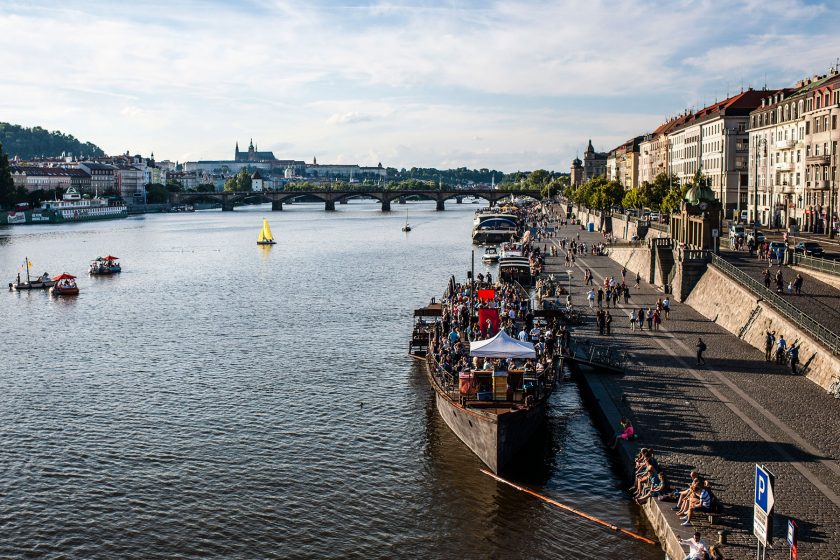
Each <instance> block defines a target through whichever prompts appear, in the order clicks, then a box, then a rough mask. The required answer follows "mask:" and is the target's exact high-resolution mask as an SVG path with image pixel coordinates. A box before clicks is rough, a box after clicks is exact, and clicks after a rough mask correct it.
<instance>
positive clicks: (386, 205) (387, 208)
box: [382, 198, 391, 212]
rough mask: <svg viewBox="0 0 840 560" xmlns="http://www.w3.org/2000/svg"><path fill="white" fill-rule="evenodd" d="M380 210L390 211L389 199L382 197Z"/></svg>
mask: <svg viewBox="0 0 840 560" xmlns="http://www.w3.org/2000/svg"><path fill="white" fill-rule="evenodd" d="M382 211H383V212H390V211H391V201H390V200H388V199H386V198H383V199H382Z"/></svg>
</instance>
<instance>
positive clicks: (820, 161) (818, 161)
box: [805, 156, 831, 165]
mask: <svg viewBox="0 0 840 560" xmlns="http://www.w3.org/2000/svg"><path fill="white" fill-rule="evenodd" d="M830 159H831V158H830V157H829V156H808V157H807V158H805V162H806V163H807V164H808V165H828V163H829V160H830Z"/></svg>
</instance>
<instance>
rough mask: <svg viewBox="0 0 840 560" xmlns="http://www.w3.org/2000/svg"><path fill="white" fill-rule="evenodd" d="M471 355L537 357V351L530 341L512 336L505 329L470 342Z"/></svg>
mask: <svg viewBox="0 0 840 560" xmlns="http://www.w3.org/2000/svg"><path fill="white" fill-rule="evenodd" d="M470 356H478V357H480V358H536V357H537V352H536V351H535V350H534V345H533V344H531V343H530V342H522V341H521V340H516V339H515V338H511V337H510V336H508V334H507V333H506V332H505V331H499V334H497V335H496V336H494V337H493V338H488V339H487V340H480V341H478V342H470Z"/></svg>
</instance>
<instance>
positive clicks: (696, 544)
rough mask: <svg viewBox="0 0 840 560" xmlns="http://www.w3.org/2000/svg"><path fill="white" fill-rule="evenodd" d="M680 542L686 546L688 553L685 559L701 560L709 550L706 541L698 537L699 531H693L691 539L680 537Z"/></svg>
mask: <svg viewBox="0 0 840 560" xmlns="http://www.w3.org/2000/svg"><path fill="white" fill-rule="evenodd" d="M680 544H682V545H685V546H687V547H688V554H687V555H686V557H685V560H703V558H704V557H705V556H706V553H707V552H708V551H709V547H708V546H707V545H706V541H704V540H703V539H701V538H700V533H699V532H697V533H694V538H693V539H680Z"/></svg>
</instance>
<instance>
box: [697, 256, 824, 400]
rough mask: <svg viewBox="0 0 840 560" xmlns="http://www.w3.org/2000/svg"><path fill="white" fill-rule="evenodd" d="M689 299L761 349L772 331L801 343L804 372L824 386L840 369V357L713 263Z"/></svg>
mask: <svg viewBox="0 0 840 560" xmlns="http://www.w3.org/2000/svg"><path fill="white" fill-rule="evenodd" d="M685 302H686V303H687V304H688V305H690V306H691V307H693V308H694V309H696V310H697V311H698V312H700V313H701V314H702V315H704V316H705V317H707V318H708V319H710V320H712V321H715V322H716V323H718V324H719V325H720V326H722V327H724V328H725V329H726V330H728V331H729V332H731V333H732V334H734V335H735V336H737V337H739V338H741V339H743V340H744V341H746V342H747V343H749V344H750V345H752V346H754V347H755V348H758V349H759V350H762V351H763V350H764V336H765V333H766V332H767V331H768V330H771V331H772V330H774V331H776V334H777V335H782V334H783V335H784V336H785V340H787V342H788V344H792V343H793V342H796V343H797V344H799V346H800V350H799V361H800V368H801V369H802V372H803V373H804V374H805V375H806V376H807V377H808V379H810V380H811V381H813V382H814V383H816V384H817V385H820V386H821V387H823V388H824V389H827V388H828V386H829V384H830V383H831V376H832V375H836V374H837V372H840V357H837V356H834V355H832V354H831V352H829V351H827V350H825V349H824V348H823V346H822V345H820V344H819V343H817V342H816V341H814V340H813V339H812V338H811V337H810V336H808V335H807V334H805V333H802V332H800V329H799V328H798V327H797V326H796V325H795V324H793V323H792V322H791V321H789V320H788V319H787V318H785V317H784V316H783V315H781V314H780V313H778V312H777V311H776V310H775V309H773V308H772V307H771V306H770V305H768V304H767V303H765V302H763V301H761V300H758V299H757V298H756V297H755V295H754V294H753V293H752V292H750V291H749V290H747V289H746V288H743V287H741V285H740V284H738V283H737V282H735V281H734V280H732V279H731V278H729V277H728V276H727V275H726V274H724V273H723V272H721V271H720V270H718V269H716V268H715V267H713V266H709V267H708V269H707V270H706V272H705V274H703V276H702V277H701V278H700V280H699V282H697V286H695V288H694V290H692V291H691V293H690V294H689V295H688V297H687V298H686V300H685Z"/></svg>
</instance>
